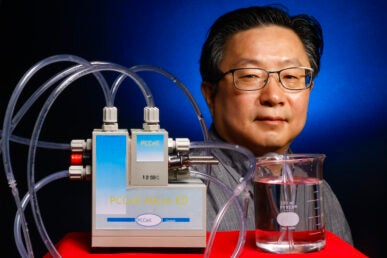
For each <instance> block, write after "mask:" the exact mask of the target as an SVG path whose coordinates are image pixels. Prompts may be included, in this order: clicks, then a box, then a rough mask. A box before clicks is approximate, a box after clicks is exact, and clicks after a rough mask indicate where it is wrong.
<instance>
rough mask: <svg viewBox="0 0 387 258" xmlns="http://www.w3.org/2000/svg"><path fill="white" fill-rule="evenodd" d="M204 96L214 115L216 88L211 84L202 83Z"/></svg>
mask: <svg viewBox="0 0 387 258" xmlns="http://www.w3.org/2000/svg"><path fill="white" fill-rule="evenodd" d="M201 89H202V94H203V97H204V99H205V100H206V103H207V106H208V108H209V109H210V112H211V115H213V114H214V98H215V86H214V85H213V84H211V83H209V82H202V87H201Z"/></svg>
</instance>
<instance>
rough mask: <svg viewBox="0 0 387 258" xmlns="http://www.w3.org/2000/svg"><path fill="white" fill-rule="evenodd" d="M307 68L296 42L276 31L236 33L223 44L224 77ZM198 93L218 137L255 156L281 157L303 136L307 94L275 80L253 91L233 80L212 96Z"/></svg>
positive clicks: (204, 87) (273, 77)
mask: <svg viewBox="0 0 387 258" xmlns="http://www.w3.org/2000/svg"><path fill="white" fill-rule="evenodd" d="M294 66H306V67H310V63H309V60H308V57H307V55H306V52H305V50H304V47H303V45H302V43H301V41H300V39H299V38H298V36H297V35H296V34H295V33H294V32H293V31H291V30H289V29H286V28H283V27H279V26H265V27H259V28H254V29H250V30H247V31H242V32H238V33H237V34H235V35H233V36H232V37H231V38H230V39H229V40H228V41H227V42H226V44H225V49H224V58H223V60H222V61H221V63H220V65H219V68H220V70H221V71H222V72H226V71H229V70H230V69H234V68H245V67H249V68H253V67H258V68H263V69H265V70H268V71H276V70H280V69H284V68H287V67H294ZM202 92H203V94H204V96H205V98H206V101H207V104H208V106H209V108H210V111H211V114H212V118H213V122H214V125H215V128H216V130H217V131H218V133H219V135H220V136H221V137H222V138H223V139H224V140H225V141H227V142H229V143H233V144H238V145H241V146H244V147H246V148H248V149H250V150H251V151H252V152H253V153H254V154H255V155H256V156H261V155H264V154H265V153H267V152H277V153H283V152H284V151H285V150H286V149H287V148H288V147H289V145H290V143H291V142H292V140H293V139H294V138H295V137H296V136H297V135H298V134H299V133H300V132H301V131H302V129H303V127H304V125H305V122H306V115H307V109H308V102H309V94H310V89H307V90H301V91H290V90H287V89H285V88H283V87H282V86H281V84H280V83H279V81H278V75H277V74H271V75H270V77H269V82H268V83H267V85H266V86H265V87H264V88H263V89H260V90H257V91H241V90H238V89H236V88H235V87H234V86H233V79H232V74H231V73H229V74H227V75H225V76H224V78H223V79H222V80H220V81H219V84H218V91H217V93H216V94H215V95H214V93H213V92H212V91H211V90H210V87H209V86H208V85H206V84H205V83H204V84H203V85H202Z"/></svg>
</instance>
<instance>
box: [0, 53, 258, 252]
mask: <svg viewBox="0 0 387 258" xmlns="http://www.w3.org/2000/svg"><path fill="white" fill-rule="evenodd" d="M64 62H67V63H73V65H72V66H70V67H68V68H66V69H64V70H63V71H61V72H59V73H57V74H55V75H53V76H52V77H51V78H49V79H48V80H47V81H46V82H44V83H43V84H42V85H40V86H39V87H38V88H37V90H36V92H34V93H33V94H32V95H31V96H30V97H29V98H28V99H27V100H26V101H25V103H24V104H22V105H17V104H19V103H18V101H20V100H19V98H20V96H21V94H22V91H23V90H24V88H25V87H26V85H27V83H29V82H30V80H31V78H32V77H34V76H35V74H36V73H38V72H39V71H40V70H41V69H43V68H45V67H47V66H49V65H52V64H55V63H64ZM141 71H152V72H157V73H159V74H162V75H163V76H165V77H167V78H169V79H170V80H171V81H172V82H174V84H175V85H177V86H178V87H179V88H180V89H181V90H182V91H183V92H184V93H185V94H186V96H187V98H188V100H189V101H190V102H191V104H192V106H193V109H194V110H195V112H196V115H197V118H199V123H200V126H201V129H202V133H203V137H204V141H203V142H190V140H189V139H188V138H176V139H173V138H170V137H169V134H168V131H167V130H165V129H163V128H160V125H159V109H158V108H157V107H156V106H155V105H154V100H153V95H152V93H151V91H150V89H149V88H148V86H147V84H146V83H145V82H144V80H143V79H142V78H141V77H140V76H139V75H138V73H139V72H141ZM103 72H113V73H117V74H118V76H117V77H116V79H115V80H114V82H113V83H112V85H111V86H109V85H108V82H107V80H106V78H105V76H104V74H103ZM86 75H91V76H93V77H95V79H96V80H97V82H98V84H99V86H100V89H101V90H102V93H103V96H104V98H105V102H106V105H105V107H104V108H103V117H102V120H103V123H102V126H101V128H95V129H94V130H92V131H91V132H90V135H91V137H90V136H89V138H86V139H73V140H71V143H69V144H67V143H54V142H45V141H41V140H39V137H40V133H41V130H42V126H43V124H44V121H45V118H46V116H47V113H48V112H49V110H50V108H51V106H52V104H53V103H54V102H55V101H56V100H57V98H58V97H59V96H60V95H61V93H62V92H63V91H64V90H65V89H66V88H67V87H68V86H69V85H70V84H72V83H73V82H74V81H77V80H78V79H79V78H81V77H83V76H86ZM127 78H130V79H131V80H132V81H134V82H135V84H136V85H137V86H138V87H139V89H140V90H141V92H142V94H143V96H144V99H145V102H146V107H145V108H144V116H143V117H144V119H143V125H142V128H131V129H128V128H122V127H120V126H119V123H118V109H117V107H116V106H115V105H114V100H115V97H116V95H117V91H118V89H119V88H120V86H121V84H122V82H123V81H124V80H125V79H127ZM49 90H51V92H50V93H49V94H45V93H47V92H48V91H49ZM47 95H48V97H47ZM43 96H46V97H47V99H46V101H45V102H44V103H43V105H42V107H41V110H40V113H39V114H38V116H37V118H36V122H35V126H34V128H33V130H32V133H31V137H30V138H28V139H26V138H21V137H17V136H15V135H14V134H13V131H14V129H15V127H16V126H17V125H18V123H19V122H20V121H21V120H22V118H23V116H24V115H25V114H26V112H27V111H28V110H29V109H30V107H31V106H32V105H33V104H34V103H35V102H37V100H38V99H39V98H42V97H43ZM16 107H19V109H18V110H17V112H16ZM11 141H14V142H17V143H21V144H26V145H28V146H29V148H28V160H27V182H28V192H27V193H26V194H25V196H24V198H23V199H21V198H20V196H19V190H18V188H17V184H16V179H15V176H14V173H13V168H12V159H11V152H10V146H9V145H10V142H11ZM38 147H40V148H48V149H57V150H66V151H70V166H69V167H68V169H66V170H64V171H58V172H56V173H52V174H51V175H49V176H47V177H45V178H43V179H41V180H40V181H38V182H36V181H35V159H36V152H37V148H38ZM219 148H221V149H222V148H223V149H228V150H233V151H237V152H240V153H242V154H243V155H245V156H246V158H247V159H248V160H249V171H247V173H246V176H245V177H244V178H243V179H242V180H241V182H240V184H239V185H238V186H237V188H236V189H230V188H229V187H227V186H225V184H224V183H222V182H221V181H220V180H219V179H217V178H215V177H212V176H211V173H210V171H211V166H214V165H217V164H218V161H217V160H216V159H215V158H214V157H213V156H212V155H211V154H210V153H211V152H210V151H209V150H211V149H219ZM192 150H195V151H192ZM198 150H201V151H198ZM0 153H1V154H2V158H3V163H4V170H5V173H6V177H7V180H8V184H9V186H10V188H11V190H12V194H13V197H14V199H15V203H16V206H17V212H16V216H15V226H14V229H15V230H14V236H15V243H16V245H17V249H18V251H19V253H20V255H21V256H22V257H34V250H33V245H32V239H31V238H30V235H29V229H28V223H27V220H26V216H25V214H24V210H25V208H26V206H27V204H30V206H31V210H32V214H33V215H34V216H33V218H34V221H35V225H36V227H37V230H38V233H39V235H40V237H41V240H42V243H44V245H45V246H46V248H47V250H48V252H49V253H50V254H51V255H52V256H53V257H60V254H59V252H58V250H56V247H55V245H54V243H53V242H52V241H51V238H50V237H49V235H48V232H47V230H46V227H45V226H44V223H43V219H42V217H41V213H40V209H39V205H38V198H37V191H38V190H39V189H41V188H42V187H43V186H45V185H47V184H49V183H52V182H53V181H55V180H59V179H63V178H70V179H72V180H76V181H80V180H85V181H91V184H92V192H91V193H90V195H91V200H92V210H91V211H90V212H91V214H92V216H91V217H92V222H91V227H92V228H91V247H93V248H100V247H101V248H103V247H128V248H131V247H135V248H137V247H139V248H143V247H144V248H155V247H172V248H174V247H176V248H186V247H190V248H191V247H192V248H202V249H203V248H205V257H209V255H210V252H211V247H212V244H213V242H214V237H215V233H216V230H217V228H218V226H219V223H220V221H221V219H222V217H223V215H224V213H225V212H226V211H227V208H228V207H229V205H231V204H233V205H237V207H239V211H240V216H241V230H240V235H239V239H238V243H237V246H236V247H235V250H234V253H233V255H232V257H238V256H239V255H240V253H241V251H242V249H243V245H244V242H245V237H246V234H245V233H246V228H245V220H244V214H245V212H244V211H243V210H242V207H241V204H240V202H239V200H238V198H237V197H238V196H239V195H240V194H241V193H242V192H243V191H244V190H245V187H246V184H247V182H248V181H249V180H251V179H252V177H253V175H254V170H255V162H256V160H255V157H254V156H253V155H252V153H251V152H250V151H248V150H246V149H244V148H242V147H240V146H234V145H231V144H226V143H214V142H210V141H208V136H207V128H206V126H205V123H204V119H203V116H202V114H201V111H200V109H199V108H198V105H197V103H196V102H195V100H194V98H193V97H192V96H191V95H190V93H189V91H188V90H187V89H186V87H185V86H184V84H183V83H182V82H181V81H179V80H178V79H177V78H176V77H175V76H174V75H172V74H170V73H169V72H167V71H165V70H163V69H161V68H158V67H154V66H146V65H145V66H134V67H131V68H126V67H123V66H121V65H118V64H114V63H109V62H100V61H96V62H89V61H87V60H85V59H83V58H80V57H78V56H74V55H56V56H51V57H48V58H46V59H43V60H41V61H39V62H37V63H36V64H35V65H34V66H32V67H31V68H30V69H29V70H28V71H27V72H26V73H25V74H24V75H23V77H22V78H21V79H20V81H19V82H18V84H17V85H16V87H15V90H14V92H13V94H12V96H11V98H10V101H9V103H8V106H7V109H6V113H5V117H4V122H3V128H2V130H1V142H0ZM198 164H201V165H205V166H202V167H204V168H206V169H204V171H197V170H196V169H192V168H193V167H194V166H195V165H198ZM209 182H211V184H217V185H218V186H220V187H222V188H223V189H224V191H225V194H227V196H229V197H230V198H229V201H228V202H227V203H225V205H224V207H223V208H222V209H221V210H220V212H219V214H218V216H217V218H216V219H215V221H214V224H213V225H212V231H211V234H210V236H209V238H208V239H207V232H206V228H207V225H206V198H207V197H206V190H207V187H208V184H209Z"/></svg>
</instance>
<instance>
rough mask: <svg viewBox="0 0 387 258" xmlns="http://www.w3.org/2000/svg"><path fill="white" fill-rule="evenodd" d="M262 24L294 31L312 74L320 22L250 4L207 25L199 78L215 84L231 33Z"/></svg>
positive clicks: (319, 45) (318, 47) (319, 41)
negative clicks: (300, 42) (250, 5)
mask: <svg viewBox="0 0 387 258" xmlns="http://www.w3.org/2000/svg"><path fill="white" fill-rule="evenodd" d="M263 25H278V26H281V27H285V28H289V29H291V30H292V31H294V32H295V33H296V34H297V35H298V37H299V38H300V39H301V41H302V43H303V45H304V48H305V51H306V54H307V56H308V59H309V62H310V64H311V66H312V68H313V70H314V77H316V75H317V74H318V72H319V69H320V58H321V55H322V50H323V37H322V29H321V25H320V23H319V22H318V21H317V20H316V19H315V18H314V17H312V16H309V15H306V14H300V15H296V16H290V15H289V14H288V12H287V10H286V9H285V8H284V7H283V6H262V7H258V6H253V7H247V8H241V9H237V10H234V11H231V12H229V13H226V14H224V15H222V16H221V17H219V18H218V19H217V20H216V21H215V23H214V24H213V25H212V26H211V28H210V30H209V33H208V37H207V40H206V41H205V43H204V45H203V48H202V54H201V57H200V73H201V76H202V80H203V81H207V82H210V83H213V84H215V83H217V81H218V80H219V78H220V77H221V74H222V72H221V71H220V70H219V68H218V67H219V63H220V62H221V61H222V59H223V50H224V45H225V43H226V41H227V40H228V39H229V38H230V37H231V36H233V35H234V34H235V33H237V32H240V31H244V30H248V29H251V28H255V27H259V26H263Z"/></svg>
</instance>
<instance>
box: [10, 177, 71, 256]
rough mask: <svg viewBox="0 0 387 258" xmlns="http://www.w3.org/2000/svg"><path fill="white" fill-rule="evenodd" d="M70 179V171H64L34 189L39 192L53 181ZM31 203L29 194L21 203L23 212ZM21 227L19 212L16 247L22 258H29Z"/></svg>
mask: <svg viewBox="0 0 387 258" xmlns="http://www.w3.org/2000/svg"><path fill="white" fill-rule="evenodd" d="M68 177H69V171H68V170H64V171H59V172H56V173H53V174H51V175H49V176H47V177H45V178H43V179H42V180H40V181H39V182H38V183H36V185H35V187H34V189H35V192H38V191H39V190H40V189H41V188H43V187H44V186H46V185H47V184H49V183H51V182H53V181H56V180H59V179H62V178H68ZM29 201H30V194H29V193H27V194H26V195H25V196H24V198H23V200H22V201H21V207H22V209H23V211H24V210H25V208H26V207H27V205H28V203H29ZM20 227H21V224H20V212H19V211H17V212H16V216H15V221H14V227H13V231H14V237H15V243H16V247H17V249H18V251H19V254H20V256H21V257H28V253H27V250H26V249H25V246H24V244H23V239H22V235H21V231H20Z"/></svg>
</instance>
